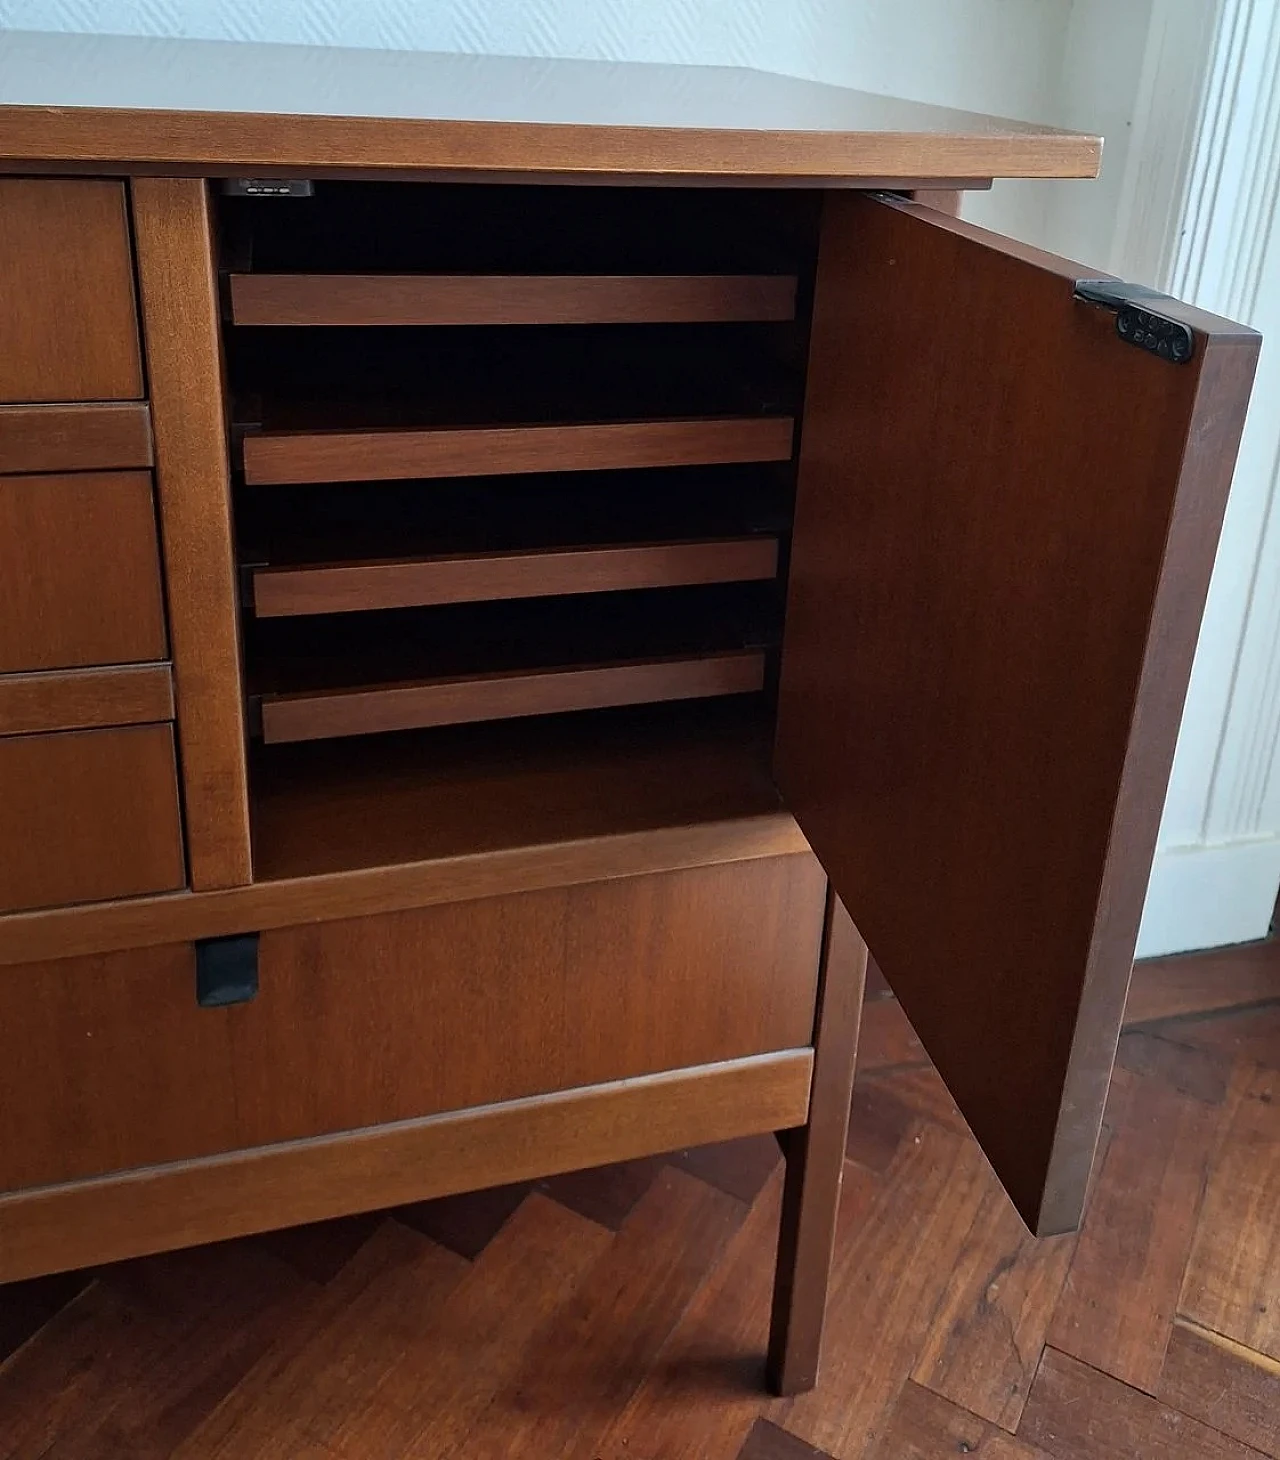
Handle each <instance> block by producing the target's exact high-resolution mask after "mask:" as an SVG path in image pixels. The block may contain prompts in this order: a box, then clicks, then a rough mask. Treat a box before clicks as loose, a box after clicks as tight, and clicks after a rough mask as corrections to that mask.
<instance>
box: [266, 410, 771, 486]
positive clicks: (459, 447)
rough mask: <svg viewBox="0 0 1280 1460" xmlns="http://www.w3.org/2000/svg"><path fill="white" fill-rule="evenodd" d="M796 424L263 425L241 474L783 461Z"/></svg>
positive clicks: (365, 475) (279, 479)
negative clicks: (280, 427)
mask: <svg viewBox="0 0 1280 1460" xmlns="http://www.w3.org/2000/svg"><path fill="white" fill-rule="evenodd" d="M794 427H795V422H794V421H793V419H792V418H791V417H790V416H755V417H738V416H725V417H718V418H708V419H676V420H660V421H659V420H650V421H608V422H590V423H586V424H565V425H551V426H543V425H538V426H446V427H439V428H428V429H425V430H423V429H413V428H405V429H403V430H398V429H395V428H394V427H371V428H368V429H361V430H339V431H334V430H324V429H322V428H320V427H319V426H318V427H317V428H316V429H315V430H284V431H275V430H267V431H260V432H249V433H248V434H247V435H246V436H245V438H244V455H243V461H244V479H245V482H246V483H247V484H248V485H250V486H269V485H272V484H277V483H279V484H284V483H290V482H299V483H302V482H334V481H356V480H367V481H387V480H395V479H397V478H406V477H459V476H489V475H492V474H494V473H499V472H503V473H525V472H548V471H599V470H606V469H615V468H625V467H645V466H709V465H716V464H720V463H731V462H752V461H787V460H788V459H789V458H790V456H791V443H792V437H793V435H794Z"/></svg>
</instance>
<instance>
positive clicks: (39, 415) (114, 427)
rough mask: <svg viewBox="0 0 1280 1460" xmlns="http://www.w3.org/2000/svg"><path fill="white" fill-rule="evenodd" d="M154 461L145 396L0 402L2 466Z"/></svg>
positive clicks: (90, 467)
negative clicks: (50, 402)
mask: <svg viewBox="0 0 1280 1460" xmlns="http://www.w3.org/2000/svg"><path fill="white" fill-rule="evenodd" d="M150 465H151V413H150V411H149V410H148V408H147V406H146V405H145V404H144V403H143V402H142V401H109V402H99V403H94V404H86V405H79V404H77V405H36V406H0V472H32V471H118V470H122V469H124V468H127V467H135V466H150Z"/></svg>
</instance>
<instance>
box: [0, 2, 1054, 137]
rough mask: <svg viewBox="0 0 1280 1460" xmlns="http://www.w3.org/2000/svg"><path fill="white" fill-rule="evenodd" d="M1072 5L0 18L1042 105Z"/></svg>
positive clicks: (46, 26) (374, 5)
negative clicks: (783, 78) (719, 73)
mask: <svg viewBox="0 0 1280 1460" xmlns="http://www.w3.org/2000/svg"><path fill="white" fill-rule="evenodd" d="M1071 8H1072V7H1071V0H709V3H696V0H432V3H423V0H0V31H3V30H64V31H84V32H91V33H92V32H106V33H108V34H112V33H114V34H120V35H154V36H187V37H203V38H206V39H214V40H240V41H276V42H286V43H292V44H303V45H324V46H372V47H379V48H387V49H404V50H428V51H477V52H482V53H489V54H497V55H529V56H578V57H585V58H599V59H605V60H619V61H620V60H630V61H674V62H683V63H705V64H717V65H729V66H754V67H759V68H761V69H763V70H770V71H783V72H786V73H788V74H790V75H796V76H806V77H810V78H812V79H815V80H823V81H830V82H834V83H837V84H842V85H847V86H858V87H862V88H865V89H867V90H871V91H887V92H893V93H897V94H900V95H904V96H910V97H913V98H916V99H918V100H926V101H937V102H941V103H944V104H948V105H953V106H969V107H973V108H977V109H980V110H987V111H996V112H1005V113H1009V112H1012V113H1016V114H1020V115H1021V114H1029V115H1030V116H1031V118H1032V119H1033V120H1052V115H1051V114H1052V112H1053V110H1054V107H1055V104H1056V99H1057V96H1058V93H1059V91H1060V81H1059V77H1060V69H1061V56H1062V51H1063V46H1064V42H1065V35H1066V29H1067V25H1068V21H1069V17H1070V13H1071ZM2 44H3V37H2V36H0V45H2Z"/></svg>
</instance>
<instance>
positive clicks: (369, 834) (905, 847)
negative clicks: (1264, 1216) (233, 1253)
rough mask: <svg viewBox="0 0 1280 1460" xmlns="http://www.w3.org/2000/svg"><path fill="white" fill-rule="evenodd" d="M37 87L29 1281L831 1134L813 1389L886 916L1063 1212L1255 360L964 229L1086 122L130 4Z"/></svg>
mask: <svg viewBox="0 0 1280 1460" xmlns="http://www.w3.org/2000/svg"><path fill="white" fill-rule="evenodd" d="M0 94H2V95H4V96H5V97H6V98H7V99H8V103H9V104H6V105H0V174H3V175H2V176H0V339H2V340H3V344H4V348H3V350H2V351H0V1038H2V1039H3V1046H4V1057H3V1059H2V1060H0V1112H3V1115H2V1119H0V1192H2V1193H3V1195H0V1281H4V1280H13V1279H17V1278H21V1277H26V1276H30V1275H33V1274H38V1273H45V1272H50V1271H54V1270H58V1269H61V1268H67V1267H74V1266H83V1265H89V1264H94V1263H101V1262H107V1261H111V1260H115V1259H119V1258H123V1257H127V1256H130V1255H134V1254H139V1253H145V1252H153V1251H157V1250H162V1249H164V1248H169V1247H175V1246H180V1245H183V1244H187V1243H195V1242H204V1241H210V1240H215V1239H219V1238H225V1237H229V1236H233V1235H236V1234H241V1233H246V1232H252V1231H259V1230H264V1229H267V1228H270V1227H273V1226H281V1225H285V1224H291V1223H297V1222H307V1221H312V1220H317V1219H320V1218H324V1217H330V1216H334V1215H337V1214H340V1213H346V1212H352V1211H357V1210H363V1209H369V1208H374V1207H378V1206H382V1205H390V1204H394V1203H399V1202H407V1201H414V1200H420V1199H424V1198H428V1197H432V1196H436V1195H442V1194H445V1193H448V1192H452V1191H458V1190H462V1189H467V1188H474V1187H480V1186H485V1185H490V1184H495V1183H501V1182H508V1181H515V1180H519V1179H524V1178H530V1177H537V1176H542V1175H546V1174H550V1173H553V1172H557V1171H563V1170H568V1169H573V1168H576V1167H582V1166H587V1165H592V1164H596V1163H601V1162H607V1161H613V1160H619V1159H623V1158H626V1157H633V1156H639V1155H642V1154H646V1153H652V1152H657V1151H662V1150H667V1149H671V1148H675V1147H679V1146H684V1145H690V1144H695V1143H700V1142H707V1141H716V1140H723V1139H727V1138H730V1137H734V1136H741V1135H746V1134H750V1133H758V1132H761V1131H776V1132H778V1133H779V1137H780V1139H781V1141H782V1144H783V1147H784V1150H785V1153H786V1159H787V1182H786V1197H785V1203H784V1213H783V1219H782V1230H781V1234H780V1245H779V1259H778V1276H777V1287H776V1293H777V1298H776V1303H775V1312H774V1322H773V1332H772V1337H771V1341H770V1354H769V1363H770V1377H771V1382H772V1383H773V1384H774V1385H775V1386H776V1387H778V1388H779V1389H780V1390H782V1391H784V1392H790V1391H795V1390H798V1389H801V1388H804V1387H806V1386H808V1385H810V1384H812V1383H813V1382H814V1379H815V1376H816V1372H817V1362H818V1348H819V1341H820V1336H821V1327H822V1311H823V1306H824V1298H825V1286H826V1281H827V1272H828V1267H829V1261H830V1253H831V1243H832V1237H833V1231H834V1222H835V1212H836V1205H837V1199H838V1195H839V1187H840V1173H841V1168H842V1160H843V1152H844V1143H845V1135H846V1126H847V1121H848V1111H849V1098H850V1089H851V1082H852V1077H853V1066H854V1057H855V1051H856V1045H857V1033H858V1020H859V1013H860V1008H861V994H862V981H863V976H864V971H865V967H866V962H867V947H868V945H869V946H870V948H871V950H872V951H873V952H874V954H875V957H876V959H877V960H878V962H879V964H880V965H881V967H882V968H883V970H884V972H885V974H886V976H887V977H888V979H889V981H890V983H891V984H892V986H893V988H894V989H895V991H896V992H897V993H898V995H899V997H900V998H901V999H902V1002H903V1004H904V1005H905V1007H906V1009H907V1011H908V1013H909V1014H910V1017H911V1019H912V1020H913V1022H914V1024H915V1026H916V1028H917V1030H918V1031H919V1033H920V1035H921V1038H922V1039H923V1041H924V1043H925V1045H926V1047H927V1048H928V1049H929V1051H930V1053H931V1055H932V1056H933V1058H934V1059H935V1061H936V1062H937V1064H938V1067H939V1069H940V1070H941V1071H942V1074H943V1076H944V1077H945V1079H946V1080H947V1083H948V1085H949V1087H950V1089H951V1091H952V1093H953V1095H954V1096H955V1098H956V1101H957V1103H958V1104H959V1105H960V1107H961V1108H962V1110H963V1111H964V1113H965V1115H966V1118H967V1119H968V1120H969V1122H970V1124H971V1126H972V1128H973V1131H974V1133H975V1135H976V1136H977V1138H978V1140H979V1141H980V1142H981V1144H982V1146H983V1148H984V1149H985V1151H986V1152H987V1154H988V1156H989V1157H990V1159H991V1162H992V1164H993V1166H994V1167H995V1169H996V1171H997V1172H998V1174H999V1175H1000V1177H1001V1179H1002V1180H1003V1181H1004V1183H1005V1185H1006V1187H1007V1189H1008V1191H1009V1193H1010V1195H1011V1197H1012V1199H1013V1201H1014V1202H1015V1203H1016V1205H1017V1207H1018V1209H1019V1210H1020V1211H1021V1213H1022V1214H1023V1216H1024V1217H1025V1219H1026V1220H1027V1222H1028V1224H1029V1225H1030V1226H1031V1227H1032V1228H1033V1229H1034V1230H1036V1231H1038V1232H1043V1233H1048V1232H1055V1231H1061V1230H1063V1229H1066V1228H1069V1227H1071V1226H1072V1225H1073V1224H1074V1223H1075V1222H1076V1221H1077V1220H1078V1218H1079V1215H1080V1210H1081V1205H1082V1201H1083V1196H1084V1190H1085V1184H1086V1180H1087V1177H1088V1173H1089V1167H1090V1163H1091V1160H1092V1156H1093V1151H1094V1147H1095V1144H1096V1141H1097V1137H1098V1132H1099V1127H1100V1121H1101V1115H1102V1108H1103V1101H1104V1098H1105V1094H1106V1088H1107V1082H1108V1079H1109V1073H1110V1066H1111V1061H1112V1058H1113V1055H1114V1050H1115V1043H1116V1038H1117V1033H1118V1028H1119V1022H1120V1017H1121V1014H1122V1010H1123V1004H1124V997H1125V989H1126V985H1127V981H1128V975H1129V969H1130V965H1131V961H1132V955H1133V948H1134V942H1135V938H1136V933H1137V926H1138V919H1139V914H1140V910H1141V904H1142V898H1143V893H1144V888H1145V881H1146V876H1147V872H1148V869H1149V865H1150V860H1151V855H1152V850H1153V847H1154V842H1155V836H1156V830H1157V825H1158V821H1159V815H1160V808H1161V803H1162V798H1163V793H1164V788H1165V783H1166V779H1167V776H1168V771H1169V765H1170V761H1171V757H1172V753H1173V746H1174V739H1175V734H1176V730H1177V723H1178V718H1179V714H1180V710H1181V704H1182V698H1183V695H1184V693H1185V689H1186V683H1187V677H1188V674H1189V670H1190V664H1191V657H1192V652H1193V649H1194V645H1195V640H1196V633H1197V628H1198V624H1199V618H1200V613H1201V609H1202V606H1203V600H1204V595H1205V591H1206V587H1207V583H1208V579H1209V573H1210V568H1211V566H1212V562H1213V556H1214V550H1215V546H1216V541H1217V535H1218V529H1219V525H1220V521H1221V515H1222V510H1223V505H1224V502H1225V499H1226V493H1227V488H1228V485H1229V482H1230V477H1231V470H1232V465H1233V462H1234V457H1235V452H1236V447H1237V442H1238V438H1239V433H1240V429H1241V425H1242V422H1243V418H1244V412H1245V407H1246V403H1247V399H1248V394H1249V388H1250V383H1251V380H1252V373H1253V369H1254V364H1255V360H1256V357H1257V351H1258V339H1257V336H1256V335H1254V334H1253V333H1252V332H1251V331H1249V330H1246V329H1243V328H1240V327H1238V326H1236V325H1233V324H1230V323H1228V322H1226V321H1223V320H1220V319H1215V318H1212V317H1210V316H1208V315H1205V314H1203V313H1200V312H1198V311H1197V310H1195V309H1191V308H1188V307H1187V306H1184V305H1182V304H1180V303H1177V302H1175V301H1173V300H1170V299H1166V298H1163V297H1161V296H1158V295H1151V294H1150V293H1149V292H1144V291H1142V290H1137V289H1134V288H1132V287H1130V286H1128V285H1124V284H1121V283H1119V282H1118V281H1114V280H1111V281H1108V280H1099V279H1098V278H1096V277H1095V276H1093V275H1092V274H1091V273H1090V271H1089V270H1087V269H1082V268H1080V267H1078V266H1076V265H1072V264H1069V263H1067V262H1065V261H1063V260H1060V259H1057V258H1053V257H1050V256H1048V255H1046V254H1043V253H1038V252H1036V251H1034V250H1031V249H1028V248H1026V247H1023V246H1021V245H1019V244H1016V243H1013V242H1011V241H1009V240H1005V239H1001V238H998V237H995V236H993V235H991V234H990V233H987V232H984V231H983V230H981V229H979V228H976V227H973V226H972V225H970V224H968V223H965V222H961V221H959V219H958V218H957V217H956V216H954V215H955V213H956V212H957V201H958V198H959V196H960V193H961V192H962V191H963V190H964V189H966V188H972V187H982V186H986V185H988V184H989V182H990V180H991V179H993V178H997V177H1013V176H1017V177H1086V176H1091V175H1093V173H1094V172H1095V171H1096V168H1097V163H1098V157H1099V143H1098V142H1097V140H1096V139H1094V138H1090V137H1086V136H1078V135H1073V134H1068V133H1062V132H1055V131H1052V130H1049V129H1045V128H1039V127H1033V126H1024V125H1021V124H1015V123H1008V122H1002V121H997V120H993V119H991V118H984V117H974V116H969V115H966V114H962V113H957V112H949V111H944V110H940V109H935V108H930V107H925V106H918V105H915V104H911V103H905V102H897V101H892V100H889V99H886V98H879V97H871V96H862V95H858V94H855V93H850V92H846V91H842V90H839V89H836V88H831V87H824V86H818V85H811V84H807V83H803V82H798V81H794V80H789V79H786V78H782V77H769V76H764V75H761V74H757V73H748V72H734V71H706V72H703V71H700V70H697V69H689V68H678V67H660V66H630V67H626V66H606V65H597V64H592V63H581V62H539V61H519V60H506V59H484V58H476V57H443V56H437V57H433V56H395V55H387V54H386V53H354V52H353V53H334V52H323V51H307V50H299V49H294V48H284V47H252V46H222V45H213V44H205V43H182V42H146V41H128V40H121V39H111V38H97V39H94V38H83V37H81V38H75V37H48V36H38V35H28V36H21V35H19V36H11V37H6V51H5V55H4V57H2V58H0ZM855 924H856V926H855ZM864 939H865V942H864Z"/></svg>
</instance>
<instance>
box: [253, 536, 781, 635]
mask: <svg viewBox="0 0 1280 1460" xmlns="http://www.w3.org/2000/svg"><path fill="white" fill-rule="evenodd" d="M777 572H778V539H777V538H776V537H766V536H760V537H743V538H729V539H724V540H722V541H719V542H717V541H710V540H707V541H699V542H672V543H636V544H634V545H628V546H625V547H623V546H619V547H613V546H610V547H574V548H563V549H555V548H547V549H540V550H535V551H530V552H494V553H475V554H470V553H455V554H449V555H447V556H445V555H440V556H434V557H422V558H400V559H395V558H391V559H386V560H383V561H363V562H349V563H344V562H334V563H317V564H314V565H311V564H304V565H299V566H296V567H295V566H288V567H278V568H274V567H272V568H259V569H256V570H255V571H254V573H253V575H252V576H253V611H254V613H255V614H257V615H258V617H260V618H275V617H280V616H283V615H293V614H307V613H350V612H353V611H366V610H370V609H380V608H410V607H413V606H415V605H427V604H439V603H477V602H481V601H487V600H491V599H499V598H541V597H546V596H548V595H553V594H558V593H610V592H617V591H621V590H625V589H635V588H676V587H681V586H686V585H689V584H695V583H744V582H748V581H751V580H754V579H768V578H774V577H776V576H777Z"/></svg>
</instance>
